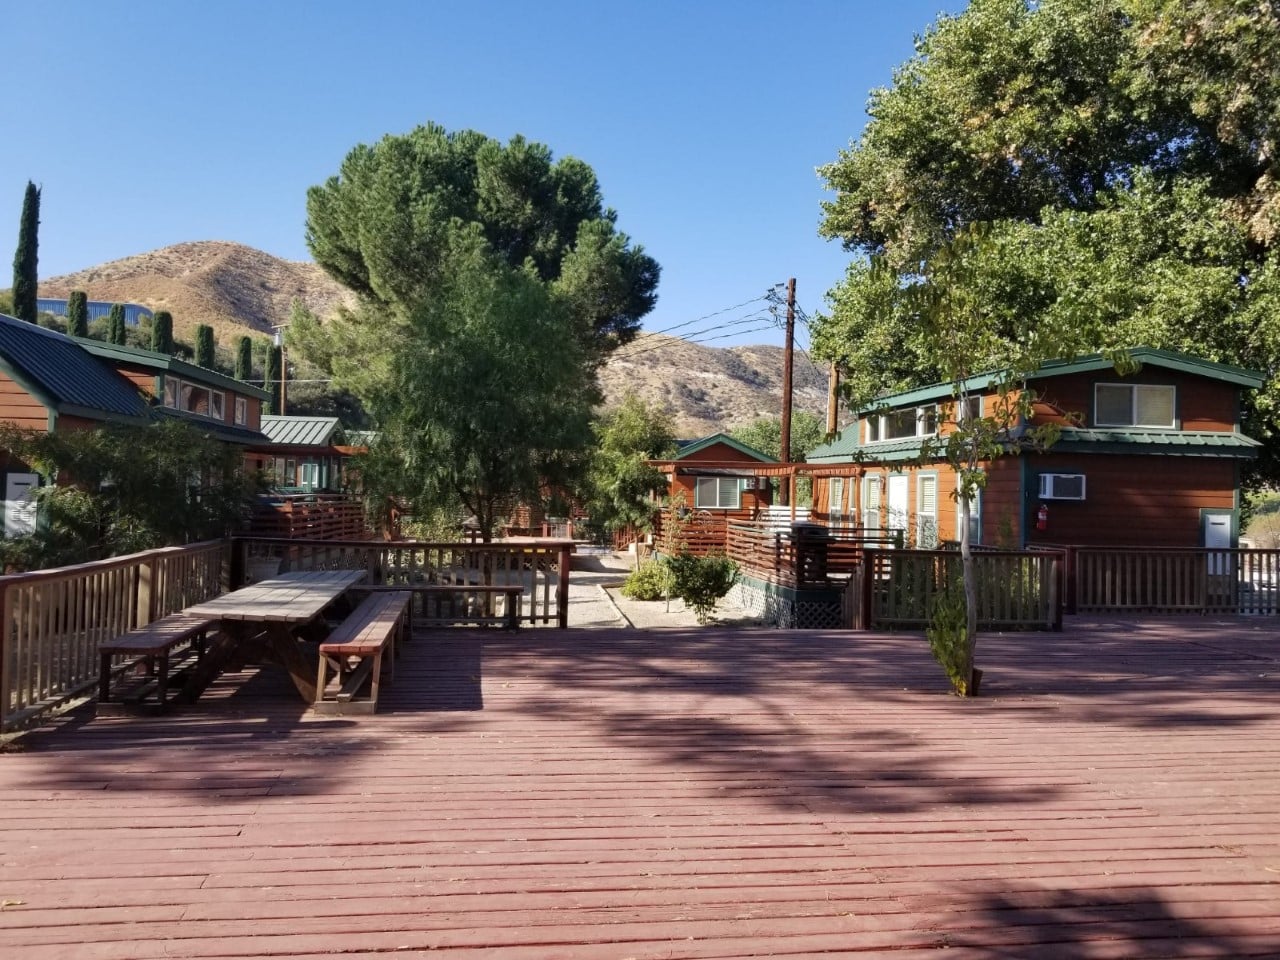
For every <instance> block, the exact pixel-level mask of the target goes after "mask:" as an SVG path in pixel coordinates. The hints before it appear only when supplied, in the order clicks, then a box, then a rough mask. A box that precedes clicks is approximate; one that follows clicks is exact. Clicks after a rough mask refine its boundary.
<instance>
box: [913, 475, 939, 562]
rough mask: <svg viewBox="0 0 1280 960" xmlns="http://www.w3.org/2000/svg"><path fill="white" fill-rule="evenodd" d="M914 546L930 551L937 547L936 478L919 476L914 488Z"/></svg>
mask: <svg viewBox="0 0 1280 960" xmlns="http://www.w3.org/2000/svg"><path fill="white" fill-rule="evenodd" d="M916 501H917V503H916V546H917V547H919V548H920V549H921V550H932V549H933V548H934V547H936V546H937V545H938V478H937V476H936V475H935V474H932V473H924V474H921V475H920V479H919V482H918V483H917V486H916Z"/></svg>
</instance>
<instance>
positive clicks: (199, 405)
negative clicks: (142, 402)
mask: <svg viewBox="0 0 1280 960" xmlns="http://www.w3.org/2000/svg"><path fill="white" fill-rule="evenodd" d="M164 405H165V406H166V407H169V408H170V409H173V410H182V411H183V412H185V413H194V414H196V415H197V416H201V417H212V418H213V419H215V420H225V419H226V394H224V393H223V392H222V391H221V390H210V389H209V388H208V387H205V386H202V385H200V384H198V383H188V382H187V381H186V380H180V379H179V378H177V377H168V376H167V377H165V378H164Z"/></svg>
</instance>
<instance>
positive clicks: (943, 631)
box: [925, 588, 969, 697]
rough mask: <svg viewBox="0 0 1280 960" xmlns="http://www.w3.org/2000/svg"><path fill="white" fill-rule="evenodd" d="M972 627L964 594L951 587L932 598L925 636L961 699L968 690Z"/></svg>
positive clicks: (935, 657)
mask: <svg viewBox="0 0 1280 960" xmlns="http://www.w3.org/2000/svg"><path fill="white" fill-rule="evenodd" d="M968 634H969V624H968V615H967V612H966V610H965V605H964V591H963V590H960V589H958V588H948V589H946V590H943V591H942V592H941V593H938V594H935V595H934V598H933V609H932V612H931V615H930V622H929V626H928V627H927V628H926V629H925V636H926V637H928V638H929V649H930V650H932V651H933V659H935V660H937V661H938V663H939V664H940V665H941V666H942V669H943V671H944V672H945V673H946V675H947V679H948V680H950V681H951V686H952V687H954V688H955V691H956V692H957V693H958V694H960V696H962V697H963V696H965V695H966V694H967V693H968V691H969V677H968V675H967V674H966V672H965V664H966V663H967V661H968V653H969V649H968V647H969V636H968Z"/></svg>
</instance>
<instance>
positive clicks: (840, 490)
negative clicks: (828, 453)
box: [827, 477, 844, 520]
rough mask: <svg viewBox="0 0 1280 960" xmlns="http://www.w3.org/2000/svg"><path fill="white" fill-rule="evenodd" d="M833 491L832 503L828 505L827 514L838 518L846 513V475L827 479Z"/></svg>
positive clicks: (834, 518)
mask: <svg viewBox="0 0 1280 960" xmlns="http://www.w3.org/2000/svg"><path fill="white" fill-rule="evenodd" d="M827 483H828V488H829V489H830V491H831V503H830V504H828V505H827V515H828V516H829V517H830V518H831V519H832V520H837V519H839V518H840V517H842V516H843V515H844V477H832V478H831V479H830V480H828V481H827Z"/></svg>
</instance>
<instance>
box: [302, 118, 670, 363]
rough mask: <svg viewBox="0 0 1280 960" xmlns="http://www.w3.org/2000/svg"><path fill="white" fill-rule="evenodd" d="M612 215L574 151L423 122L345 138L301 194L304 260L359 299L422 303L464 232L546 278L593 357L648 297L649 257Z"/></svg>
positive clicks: (628, 328) (626, 335) (651, 295)
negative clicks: (334, 170)
mask: <svg viewBox="0 0 1280 960" xmlns="http://www.w3.org/2000/svg"><path fill="white" fill-rule="evenodd" d="M615 223H616V215H615V214H614V212H613V211H612V210H609V209H606V208H605V207H604V205H603V200H602V197H601V193H600V187H599V184H598V183H597V181H596V177H595V174H594V172H593V171H592V170H591V168H590V167H589V166H588V165H587V164H585V163H583V162H582V161H580V160H577V159H575V158H573V157H565V158H562V159H560V160H553V158H552V154H551V151H550V149H549V148H547V147H546V146H544V145H542V144H540V143H534V142H530V141H527V140H525V139H524V138H523V137H519V136H516V137H514V138H512V140H511V141H510V142H509V143H507V144H502V143H500V142H498V141H496V140H493V139H491V138H489V137H486V136H484V135H483V134H480V133H477V132H476V131H474V130H463V131H457V132H453V133H450V132H448V131H446V130H445V129H444V128H443V127H440V126H437V125H435V124H428V125H426V126H421V127H418V128H416V129H415V130H413V131H412V132H410V133H408V134H405V135H403V136H387V137H384V138H383V139H382V140H381V141H379V142H378V143H376V144H374V145H373V146H367V145H364V144H362V145H360V146H358V147H356V148H355V149H354V150H352V151H351V152H350V153H349V154H348V155H347V157H346V159H345V160H344V161H343V163H342V166H341V169H340V171H339V174H338V176H336V177H331V178H330V179H329V180H328V181H327V182H326V183H324V184H323V185H321V186H317V187H312V188H311V190H310V191H308V194H307V243H308V246H309V247H310V248H311V252H312V254H313V256H314V257H315V260H316V262H317V263H318V264H319V265H320V266H321V267H323V268H324V269H325V271H326V272H328V273H329V274H330V275H331V276H332V277H333V278H334V279H336V280H337V281H338V282H340V283H342V284H343V285H344V286H346V287H348V288H349V289H351V290H353V291H355V292H356V293H357V294H358V295H360V296H361V297H362V298H364V299H365V300H366V301H368V302H370V303H373V304H377V305H381V306H383V307H395V306H400V307H403V306H406V305H408V306H412V305H415V304H419V303H422V302H424V301H425V300H426V299H427V298H429V297H430V296H432V295H433V294H434V291H435V289H436V287H437V286H438V285H439V284H440V283H441V282H442V281H443V280H445V279H446V278H445V277H444V274H445V273H446V272H447V271H448V269H449V264H450V260H451V251H452V250H453V249H455V248H456V247H457V246H458V243H459V237H460V235H465V237H466V238H467V240H466V243H472V242H476V241H477V240H479V241H481V242H482V243H483V246H484V249H485V250H486V251H487V252H488V253H490V254H491V255H492V256H493V257H495V258H497V259H500V260H502V261H504V262H505V263H507V264H508V265H509V266H511V267H514V268H521V269H523V268H525V267H526V265H527V267H528V269H529V270H530V271H531V272H532V275H533V276H535V277H536V278H537V279H538V280H540V281H542V282H544V283H546V284H550V285H552V286H554V287H555V289H556V292H557V294H558V295H559V296H560V297H561V298H562V299H563V301H564V302H565V303H566V304H567V305H568V306H569V307H571V309H572V315H573V317H574V319H575V321H576V324H577V327H576V333H577V335H578V337H579V339H580V341H581V343H582V345H583V346H584V347H585V348H586V349H587V350H588V354H589V356H592V357H595V358H599V357H602V356H603V354H604V353H606V352H607V351H608V350H609V349H612V348H613V347H615V346H617V345H619V344H622V343H626V342H627V341H629V340H630V339H632V338H633V337H634V336H635V334H636V331H637V330H638V329H639V325H640V319H641V318H642V317H643V316H644V315H645V314H647V313H648V312H649V311H650V310H651V309H652V308H653V305H654V303H655V301H656V294H655V290H656V288H657V283H658V272H659V271H658V265H657V263H656V262H654V260H653V259H652V258H650V257H648V256H647V255H645V253H644V251H643V250H642V249H641V248H640V247H638V246H632V245H631V243H630V240H629V238H628V237H627V236H626V235H625V234H622V233H619V232H618V230H617V229H616V226H615Z"/></svg>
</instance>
